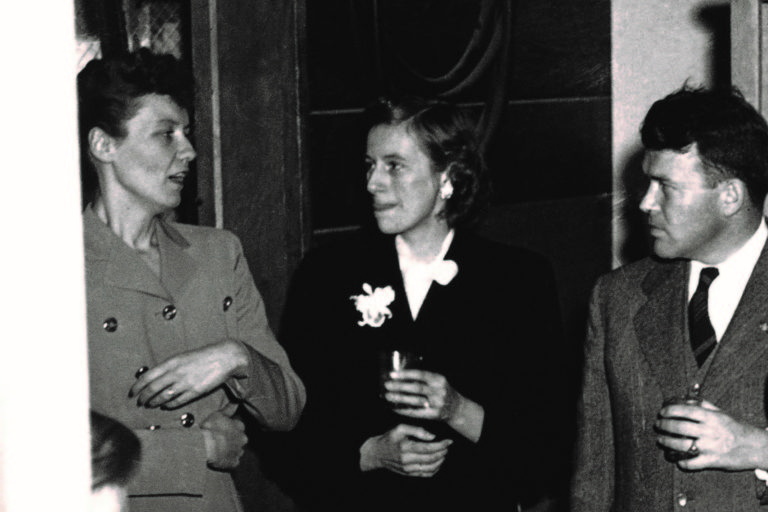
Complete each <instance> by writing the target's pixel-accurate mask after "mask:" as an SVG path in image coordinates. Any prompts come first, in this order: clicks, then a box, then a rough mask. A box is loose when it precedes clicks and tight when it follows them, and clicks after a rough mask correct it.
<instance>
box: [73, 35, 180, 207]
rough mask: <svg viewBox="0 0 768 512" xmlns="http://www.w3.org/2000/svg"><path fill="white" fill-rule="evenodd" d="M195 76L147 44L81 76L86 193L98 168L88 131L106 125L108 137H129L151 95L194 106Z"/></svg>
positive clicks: (90, 66) (94, 64)
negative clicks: (133, 120)
mask: <svg viewBox="0 0 768 512" xmlns="http://www.w3.org/2000/svg"><path fill="white" fill-rule="evenodd" d="M191 86H192V80H191V78H190V77H189V76H188V73H186V71H185V68H184V67H183V66H182V65H181V63H180V62H179V61H178V60H177V59H176V58H175V57H173V56H172V55H157V54H154V53H152V52H151V51H150V50H148V49H146V48H142V49H140V50H138V51H137V52H134V53H128V54H125V55H122V56H117V57H112V58H108V59H94V60H92V61H90V62H89V63H88V64H87V65H86V66H85V67H84V68H83V70H82V71H80V73H79V74H78V75H77V95H78V118H79V119H78V120H79V127H80V130H79V131H80V164H81V173H82V175H83V186H84V194H85V193H86V192H89V193H90V192H93V191H92V190H90V189H91V188H93V187H95V184H96V180H95V172H94V169H93V167H92V164H91V160H90V154H89V148H88V133H89V132H90V131H91V129H92V128H96V127H98V128H101V129H102V130H104V131H105V132H106V133H107V134H108V135H110V136H112V137H115V138H118V139H119V138H123V137H125V136H126V135H127V133H126V126H125V124H126V122H127V121H129V120H130V119H131V118H133V116H135V115H136V113H137V111H138V110H139V108H140V107H141V104H140V102H139V100H140V99H141V98H142V97H143V96H146V95H148V94H159V95H163V96H166V95H167V96H170V97H171V99H173V101H175V102H176V103H177V104H178V105H179V106H180V107H182V108H185V109H189V106H190V105H191V98H192V89H191Z"/></svg>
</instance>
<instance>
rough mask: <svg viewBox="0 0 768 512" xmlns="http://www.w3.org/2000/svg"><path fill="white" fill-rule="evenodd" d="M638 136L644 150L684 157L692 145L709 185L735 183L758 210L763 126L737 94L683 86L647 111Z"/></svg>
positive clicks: (763, 172) (763, 176) (766, 144)
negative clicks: (743, 188) (743, 187)
mask: <svg viewBox="0 0 768 512" xmlns="http://www.w3.org/2000/svg"><path fill="white" fill-rule="evenodd" d="M640 135H641V137H642V140H643V146H645V148H646V149H649V150H672V151H679V152H687V151H689V150H690V148H691V147H692V146H693V144H696V148H697V150H698V154H699V157H700V158H701V161H702V163H703V164H704V167H705V172H706V173H707V176H706V177H707V178H708V179H709V180H710V181H711V182H712V183H717V182H719V181H722V180H723V179H728V178H737V179H739V180H741V181H743V182H744V183H745V185H746V186H747V190H748V191H749V196H750V199H751V201H752V202H753V204H755V205H758V206H760V207H761V208H762V205H763V200H764V198H765V195H766V193H767V192H768V124H766V121H765V119H764V118H763V116H761V115H760V113H759V112H758V111H757V110H755V108H754V107H753V106H752V105H750V104H749V102H747V101H746V100H745V99H744V97H743V96H742V94H741V93H740V92H739V90H738V89H736V88H717V89H712V90H707V89H704V88H692V87H689V86H687V85H684V86H683V87H682V88H681V89H679V90H677V91H675V92H673V93H672V94H670V95H668V96H666V97H664V98H662V99H660V100H658V101H656V102H655V103H654V104H653V105H652V106H651V108H650V109H649V110H648V113H647V114H646V116H645V120H644V121H643V124H642V127H641V130H640Z"/></svg>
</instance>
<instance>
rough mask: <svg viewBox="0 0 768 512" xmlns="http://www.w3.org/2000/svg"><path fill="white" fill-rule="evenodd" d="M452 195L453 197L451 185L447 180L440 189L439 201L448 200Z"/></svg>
mask: <svg viewBox="0 0 768 512" xmlns="http://www.w3.org/2000/svg"><path fill="white" fill-rule="evenodd" d="M452 195H453V183H451V181H450V180H447V181H446V182H445V183H443V185H442V186H441V187H440V199H450V198H451V196H452Z"/></svg>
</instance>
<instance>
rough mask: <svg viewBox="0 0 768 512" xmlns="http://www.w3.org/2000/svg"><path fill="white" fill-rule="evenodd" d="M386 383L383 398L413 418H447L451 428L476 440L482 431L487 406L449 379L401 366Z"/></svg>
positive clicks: (401, 413)
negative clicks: (451, 383) (458, 390)
mask: <svg viewBox="0 0 768 512" xmlns="http://www.w3.org/2000/svg"><path fill="white" fill-rule="evenodd" d="M391 378H392V379H391V380H388V381H386V382H385V383H384V387H385V388H386V389H387V392H386V393H385V394H384V398H385V399H386V400H387V401H388V402H390V403H392V404H394V405H396V406H397V405H401V406H406V407H399V408H398V407H396V408H395V409H394V411H395V412H396V413H398V414H400V415H402V416H408V417H410V418H422V419H428V420H438V421H444V422H445V423H447V424H448V425H449V426H450V427H451V428H452V429H454V430H455V431H456V432H458V433H459V434H461V435H463V436H464V437H466V438H467V439H469V440H470V441H472V442H474V443H476V442H477V441H479V440H480V435H481V434H482V431H483V420H484V419H485V409H483V407H482V406H481V405H480V404H478V403H475V402H473V401H472V400H470V399H468V398H466V397H465V396H463V395H461V394H460V393H459V392H457V391H456V390H455V389H454V388H453V387H451V385H450V384H449V383H448V380H447V379H446V378H445V377H444V376H442V375H440V374H438V373H433V372H428V371H424V370H401V371H399V372H393V373H392V374H391Z"/></svg>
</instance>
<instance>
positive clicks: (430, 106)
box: [364, 97, 488, 227]
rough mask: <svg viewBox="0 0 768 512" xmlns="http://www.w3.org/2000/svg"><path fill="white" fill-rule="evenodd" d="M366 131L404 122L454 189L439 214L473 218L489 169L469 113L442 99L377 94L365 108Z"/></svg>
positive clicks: (451, 220) (461, 220)
mask: <svg viewBox="0 0 768 512" xmlns="http://www.w3.org/2000/svg"><path fill="white" fill-rule="evenodd" d="M364 123H365V128H366V131H367V132H369V131H370V130H371V129H373V128H374V127H376V126H379V125H384V124H386V125H401V124H402V125H404V126H405V127H406V129H407V130H408V133H410V134H411V135H412V136H413V137H414V138H415V139H416V141H417V142H418V143H419V145H420V147H421V148H422V150H423V151H424V153H425V154H426V155H427V156H428V157H429V159H430V161H431V162H432V170H433V171H435V172H438V173H439V172H443V171H448V177H449V179H450V180H451V183H452V184H453V195H452V196H451V197H450V198H449V199H448V200H447V201H446V203H445V209H444V210H443V212H442V215H443V216H444V217H445V219H446V221H447V222H448V225H449V226H451V227H455V226H459V225H468V224H471V223H473V222H475V221H476V220H477V219H478V217H479V216H480V214H481V213H482V212H483V209H484V207H485V202H486V200H487V198H488V183H487V178H486V176H487V169H486V165H485V160H484V158H483V155H482V154H481V152H480V149H479V145H478V140H477V135H476V132H475V125H474V123H473V122H472V121H471V120H470V118H469V116H468V115H467V113H466V112H465V111H464V110H463V109H461V108H459V107H457V106H456V105H453V104H451V103H448V102H445V101H433V100H426V99H424V98H418V97H404V98H397V99H394V98H380V99H379V100H378V101H376V102H375V103H374V104H373V105H371V106H369V107H368V109H366V112H365V115H364Z"/></svg>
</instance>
